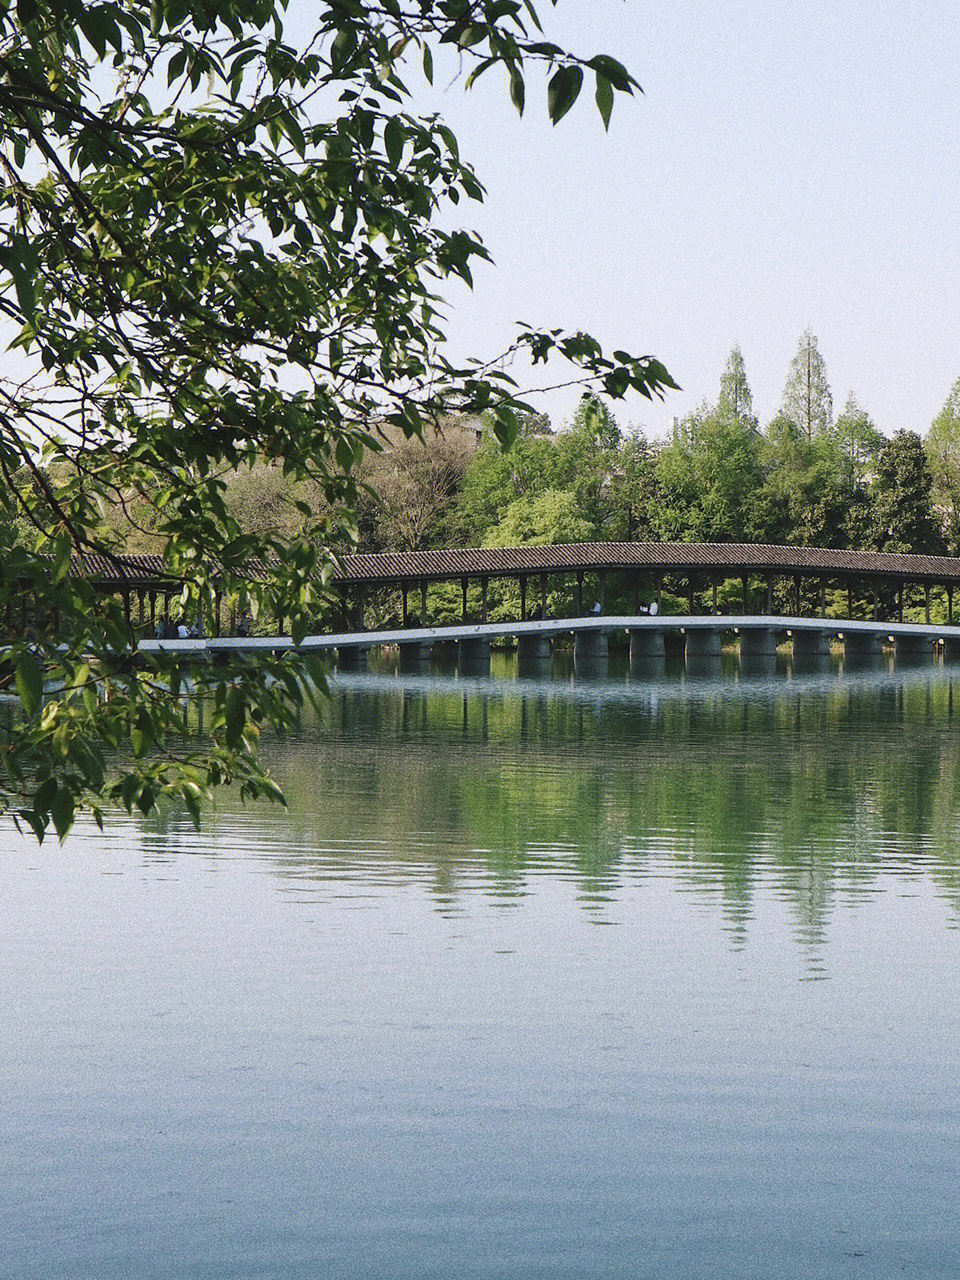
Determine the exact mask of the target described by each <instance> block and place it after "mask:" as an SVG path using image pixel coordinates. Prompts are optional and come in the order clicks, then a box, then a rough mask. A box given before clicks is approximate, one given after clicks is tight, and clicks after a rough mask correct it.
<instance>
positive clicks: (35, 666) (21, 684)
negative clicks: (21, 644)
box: [16, 650, 43, 716]
mask: <svg viewBox="0 0 960 1280" xmlns="http://www.w3.org/2000/svg"><path fill="white" fill-rule="evenodd" d="M16 686H17V693H18V694H19V695H20V702H21V703H22V705H23V709H24V712H25V713H26V714H27V715H28V716H32V715H34V714H35V713H36V710H37V708H38V707H39V706H40V703H41V701H42V700H43V670H42V668H41V666H40V663H39V662H37V660H36V658H35V657H34V656H33V654H32V653H31V652H30V651H29V650H26V651H25V652H24V653H22V654H21V655H20V661H19V662H18V663H17V674H16Z"/></svg>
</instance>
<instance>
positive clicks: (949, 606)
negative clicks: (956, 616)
mask: <svg viewBox="0 0 960 1280" xmlns="http://www.w3.org/2000/svg"><path fill="white" fill-rule="evenodd" d="M947 626H948V627H952V626H953V587H952V586H951V587H947Z"/></svg>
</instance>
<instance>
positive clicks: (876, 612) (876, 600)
mask: <svg viewBox="0 0 960 1280" xmlns="http://www.w3.org/2000/svg"><path fill="white" fill-rule="evenodd" d="M873 620H874V622H879V621H880V597H879V595H878V594H877V584H876V582H874V584H873Z"/></svg>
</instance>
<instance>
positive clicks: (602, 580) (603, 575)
mask: <svg viewBox="0 0 960 1280" xmlns="http://www.w3.org/2000/svg"><path fill="white" fill-rule="evenodd" d="M606 587H607V571H606V569H601V570H600V572H599V573H598V574H597V590H598V591H599V593H600V612H601V613H604V612H605V610H606V599H605V597H606Z"/></svg>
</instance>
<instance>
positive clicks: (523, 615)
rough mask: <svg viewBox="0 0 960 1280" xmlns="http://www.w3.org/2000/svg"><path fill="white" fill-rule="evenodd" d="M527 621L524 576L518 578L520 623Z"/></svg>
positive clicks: (525, 582)
mask: <svg viewBox="0 0 960 1280" xmlns="http://www.w3.org/2000/svg"><path fill="white" fill-rule="evenodd" d="M526 620H527V579H526V576H525V575H521V577H520V621H521V622H526Z"/></svg>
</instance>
